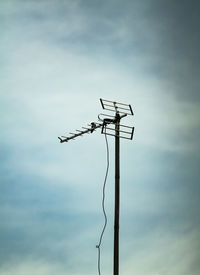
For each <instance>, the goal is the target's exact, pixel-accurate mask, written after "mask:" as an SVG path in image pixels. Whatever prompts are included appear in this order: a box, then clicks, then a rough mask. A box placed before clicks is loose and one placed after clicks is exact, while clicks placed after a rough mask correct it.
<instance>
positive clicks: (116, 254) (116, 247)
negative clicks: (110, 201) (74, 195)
mask: <svg viewBox="0 0 200 275" xmlns="http://www.w3.org/2000/svg"><path fill="white" fill-rule="evenodd" d="M119 123H120V116H119V114H118V113H116V123H115V220H114V271H113V274H114V275H118V274H119V203H120V186H119V179H120V163H119V149H120V148H119V127H120V126H119Z"/></svg>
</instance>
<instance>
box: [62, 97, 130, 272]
mask: <svg viewBox="0 0 200 275" xmlns="http://www.w3.org/2000/svg"><path fill="white" fill-rule="evenodd" d="M100 102H101V106H102V108H103V109H104V110H108V111H113V112H115V116H113V115H107V114H99V115H98V119H99V121H100V123H99V122H92V123H91V124H89V125H88V126H89V128H88V127H87V128H86V127H82V128H83V129H84V130H82V131H81V130H76V131H77V133H70V134H71V136H69V137H65V136H61V137H58V138H59V140H60V142H61V143H63V142H68V141H69V140H73V139H75V138H76V137H78V136H83V135H84V134H86V133H88V134H89V133H92V132H93V131H95V130H96V129H97V128H101V133H102V134H105V135H110V136H114V137H115V210H114V214H115V217H114V258H113V275H119V206H120V138H124V139H129V140H132V139H133V134H134V127H130V126H126V125H121V124H120V121H121V119H122V118H124V117H126V116H127V115H133V111H132V108H131V105H129V104H123V103H119V102H116V101H110V100H105V99H101V98H100Z"/></svg>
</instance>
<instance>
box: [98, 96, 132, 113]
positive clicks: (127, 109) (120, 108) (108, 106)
mask: <svg viewBox="0 0 200 275" xmlns="http://www.w3.org/2000/svg"><path fill="white" fill-rule="evenodd" d="M100 102H101V106H102V108H103V109H104V110H108V111H113V112H118V113H122V114H127V115H133V110H132V107H131V105H130V104H124V103H120V102H116V101H111V100H106V99H102V98H100Z"/></svg>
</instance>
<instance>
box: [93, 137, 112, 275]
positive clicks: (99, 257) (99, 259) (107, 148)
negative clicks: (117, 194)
mask: <svg viewBox="0 0 200 275" xmlns="http://www.w3.org/2000/svg"><path fill="white" fill-rule="evenodd" d="M105 141H106V150H107V167H106V174H105V178H104V184H103V197H102V209H103V214H104V219H105V223H104V226H103V229H102V232H101V235H100V238H99V243H98V245H96V248H97V249H98V273H99V275H101V250H100V248H101V242H102V238H103V234H104V231H105V229H106V225H107V215H106V211H105V187H106V181H107V177H108V170H109V147H108V139H107V135H106V134H105Z"/></svg>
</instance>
